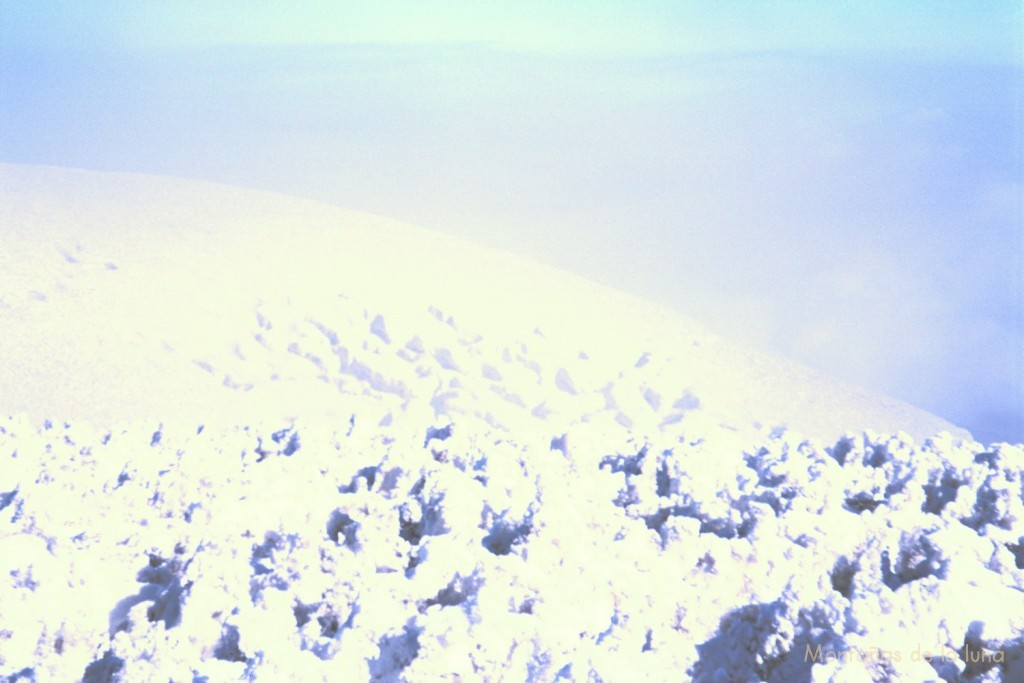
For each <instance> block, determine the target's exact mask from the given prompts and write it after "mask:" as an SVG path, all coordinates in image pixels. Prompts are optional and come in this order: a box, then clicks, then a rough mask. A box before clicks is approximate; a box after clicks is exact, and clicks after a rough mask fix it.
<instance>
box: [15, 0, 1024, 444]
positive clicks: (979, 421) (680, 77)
mask: <svg viewBox="0 0 1024 683" xmlns="http://www.w3.org/2000/svg"><path fill="white" fill-rule="evenodd" d="M1022 7H1024V6H1022V5H1021V4H1020V3H1019V2H1017V1H1015V0H1005V1H997V2H976V3H962V2H956V3H954V2H941V1H938V2H936V1H932V2H915V1H907V2H901V3H883V2H860V3H813V5H812V4H811V3H797V2H783V1H778V0H776V1H774V2H733V3H713V2H701V3H695V2H653V1H646V0H640V1H637V2H629V3H627V2H618V1H608V2H602V3H594V2H586V3H584V2H563V3H557V4H556V3H550V2H540V1H534V2H530V1H525V2H517V3H514V4H513V3H498V2H494V3H468V2H446V3H440V2H439V3H430V4H429V5H428V4H427V3H415V2H373V3H339V2H304V3H300V2H295V3H281V2H266V1H265V2H245V3H242V2H212V3H211V2H198V1H183V2H176V3H164V2H148V1H145V0H142V1H139V0H135V1H133V2H130V3H129V2H122V1H118V0H111V1H106V2H89V1H85V2H76V3H68V2H55V1H53V0H40V1H38V2H32V3H25V2H15V1H12V0H0V16H3V17H4V20H3V21H2V22H0V160H2V161H9V162H21V163H44V164H53V165H61V166H75V167H82V168H93V169H103V170H117V171H138V172H147V173H159V174H166V175H175V176H183V177H190V178H197V179H203V180H211V181H217V182H225V183H231V184H238V185H245V186H249V187H256V188H261V189H269V190H275V191H281V192H286V193H289V194H295V195H299V196H304V197H309V198H313V199H317V200H321V201H327V202H331V203H334V204H339V205H342V206H346V207H350V208H355V209H361V210H366V211H371V212H374V213H378V214H382V215H386V216H391V217H395V218H399V219H403V220H407V221H409V222H412V223H415V224H418V225H422V226H424V227H428V228H432V229H436V230H441V231H444V232H448V233H451V234H455V235H459V236H462V237H466V238H469V239H472V240H474V241H477V242H480V243H483V244H487V245H491V246H495V247H498V248H502V249H507V250H511V251H515V252H518V253H522V254H525V255H528V256H531V257H534V258H537V259H540V260H542V261H544V262H546V263H549V264H551V265H554V266H557V267H560V268H565V269H567V270H570V271H573V272H576V273H579V274H581V275H583V276H585V277H588V278H590V279H592V280H595V281H598V282H601V283H604V284H607V285H610V286H612V287H615V288H617V289H621V290H625V291H628V292H631V293H634V294H638V295H640V296H643V297H645V298H648V299H652V300H654V301H657V302H659V303H662V304H664V305H665V306H668V307H670V308H672V309H674V310H677V311H679V312H681V313H684V314H686V315H689V316H692V317H695V318H697V319H699V320H701V321H703V322H705V323H706V324H707V325H708V326H709V327H710V328H711V329H712V330H714V331H716V332H719V333H721V334H724V335H726V336H729V337H733V338H735V339H738V340H740V341H742V342H745V343H748V344H751V345H754V346H757V347H760V348H762V349H764V350H767V351H769V352H771V353H776V354H779V355H784V356H787V357H790V358H794V359H796V360H798V361H800V362H803V363H806V364H808V365H811V366H813V367H816V368H819V369H822V370H824V371H826V372H828V373H831V374H834V375H836V376H838V377H841V378H843V379H846V380H848V381H852V382H855V383H857V384H860V385H863V386H866V387H869V388H872V389H876V390H879V391H882V392H885V393H888V394H890V395H893V396H896V397H898V398H902V399H904V400H907V401H909V402H912V403H915V404H917V405H920V406H921V407H924V408H926V409H929V410H932V411H933V412H936V413H937V414H939V415H941V416H943V417H946V418H947V419H950V420H951V421H953V422H955V423H957V424H960V425H962V426H965V427H967V428H968V429H970V430H971V431H972V432H973V433H974V434H975V436H976V437H978V438H979V439H982V440H985V441H991V440H1013V441H1024V224H1022V223H1024V218H1022V217H1024V162H1022V151H1021V150H1022V140H1024V114H1022V108H1024V105H1022V102H1024V96H1022V89H1024V86H1022V83H1024V74H1022V71H1024V9H1022ZM0 230H2V227H0ZM610 333H614V334H619V333H628V331H619V330H612V331H611V332H610Z"/></svg>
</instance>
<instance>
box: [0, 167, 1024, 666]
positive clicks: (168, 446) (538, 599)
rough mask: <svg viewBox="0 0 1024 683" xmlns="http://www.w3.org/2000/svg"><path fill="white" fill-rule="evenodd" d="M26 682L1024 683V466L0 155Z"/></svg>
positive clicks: (314, 238) (189, 188) (512, 275)
mask: <svg viewBox="0 0 1024 683" xmlns="http://www.w3.org/2000/svg"><path fill="white" fill-rule="evenodd" d="M0 273H2V275H0V326H2V331H0V681H4V683H8V682H12V683H13V681H69V680H83V681H85V682H86V683H100V682H105V681H149V680H153V681H157V680H159V681H165V680H171V681H193V682H199V681H209V682H215V681H228V680H240V679H241V680H260V681H289V680H294V681H306V680H330V681H337V680H346V681H347V680H353V681H358V680H374V681H424V682H425V681H431V682H432V681H442V680H447V681H478V680H480V681H554V680H567V681H577V680H578V681H610V682H618V681H644V680H647V681H683V680H691V679H692V680H698V681H722V682H729V681H780V682H782V681H787V682H788V681H830V680H831V681H879V682H881V681H890V680H905V681H923V680H945V681H951V682H953V681H997V680H1002V681H1021V680H1024V640H1022V636H1021V633H1022V632H1024V477H1022V473H1024V447H1022V446H1021V445H1019V444H1018V445H1012V444H991V445H988V446H986V445H982V444H979V443H976V442H975V441H973V440H972V438H971V437H970V435H969V434H967V433H966V432H965V431H964V430H962V429H959V428H957V427H955V426H954V425H951V424H948V423H946V422H944V421H943V420H941V419H939V418H937V417H935V416H933V415H930V414H928V413H926V412H924V411H921V410H918V409H916V408H914V407H912V406H908V405H906V404H903V403H901V402H898V401H896V400H893V399H889V398H887V397H883V396H879V395H876V394H872V393H869V392H866V391H864V390H861V389H858V388H856V387H852V386H847V385H844V384H842V383H839V382H836V381H833V380H831V379H829V378H827V377H824V376H821V375H819V374H817V373H814V372H811V371H809V370H807V369H805V368H802V367H800V366H798V365H795V364H793V363H790V362H788V361H782V360H778V359H774V358H772V357H769V356H766V355H764V354H761V353H758V352H756V351H753V350H750V349H746V348H743V347H741V346H739V345H736V344H733V343H730V342H729V341H728V340H725V339H722V338H719V337H716V336H714V335H712V334H710V333H708V332H707V331H706V330H705V329H704V328H703V327H702V326H701V325H699V324H698V323H695V322H693V321H690V320H686V319H683V318H680V317H678V316H676V315H674V314H671V313H669V312H666V311H664V310H663V309H660V308H658V307H657V306H654V305H652V304H649V303H645V302H643V301H640V300H637V299H634V298H631V297H628V296H626V295H624V294H620V293H617V292H614V291H611V290H608V289H605V288H602V287H599V286H597V285H594V284H591V283H589V282H586V281H584V280H581V279H579V278H577V277H574V276H571V275H568V274H566V273H562V272H559V271H555V270H552V269H550V268H546V267H543V266H540V265H538V264H535V263H532V262H529V261H527V260H524V259H521V258H519V257H514V256H511V255H508V254H503V253H500V252H495V251H492V250H488V249H484V248H482V247H478V246H474V245H472V244H469V243H466V242H462V241H459V240H456V239H453V238H448V237H442V236H440V235H436V234H433V233H429V232H426V231H422V230H419V229H417V228H413V227H411V226H406V225H401V224H397V223H394V222H390V221H388V220H385V219H382V218H377V217H373V216H367V215H365V214H359V213H355V212H350V211H345V210H342V209H338V208H333V207H328V206H324V205H319V204H314V203H311V202H307V201H301V200H297V199H292V198H288V197H284V196H279V195H272V194H267V193H259V192H253V191H247V190H241V189H237V188H229V187H222V186H215V185H210V184H203V183H197V182H191V181H183V180H172V179H166V178H154V177H145V176H137V175H121V174H105V173H98V172H84V171H71V170H64V169H53V168H43V167H23V166H13V165H0Z"/></svg>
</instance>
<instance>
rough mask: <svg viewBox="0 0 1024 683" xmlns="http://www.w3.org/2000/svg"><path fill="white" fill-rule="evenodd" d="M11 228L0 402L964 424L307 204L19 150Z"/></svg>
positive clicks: (533, 419) (820, 427)
mask: <svg viewBox="0 0 1024 683" xmlns="http://www.w3.org/2000/svg"><path fill="white" fill-rule="evenodd" d="M0 225H2V226H3V227H2V233H0V234H2V240H3V243H2V250H0V259H2V262H0V268H2V272H3V273H4V277H3V279H2V280H0V311H2V312H3V316H4V327H5V333H4V335H3V336H2V338H0V357H2V358H3V359H4V366H3V372H2V374H0V411H4V412H18V411H25V412H27V413H29V414H30V415H32V416H34V417H36V418H37V419H39V418H42V417H45V416H50V415H52V416H60V417H61V418H62V419H76V420H77V419H88V420H99V421H110V420H114V419H117V420H124V419H136V418H138V419H149V420H153V419H167V420H170V419H173V418H188V419H189V420H191V421H196V420H197V419H202V420H210V419H211V418H212V417H213V416H217V417H220V418H223V419H224V420H227V421H230V422H237V421H239V420H242V421H247V420H251V419H252V416H253V415H255V414H259V415H263V416H265V417H268V418H281V417H289V416H294V415H298V414H302V415H309V414H310V411H314V412H316V413H319V414H326V415H333V416H336V417H337V416H341V417H345V416H347V411H348V410H349V406H350V405H351V403H352V401H358V402H360V405H362V404H365V403H366V402H367V401H368V400H369V398H370V397H372V403H373V404H374V405H375V406H376V407H377V408H378V409H379V410H380V411H381V412H382V413H383V414H385V415H386V414H388V413H391V414H393V415H394V414H397V413H399V412H402V411H404V410H420V409H424V407H425V406H429V409H430V411H432V412H433V413H434V414H435V415H436V416H438V417H440V416H442V415H459V414H471V415H474V416H475V417H481V418H483V419H485V420H486V421H487V422H489V423H490V424H492V426H495V427H497V428H500V429H512V428H515V427H518V426H519V425H522V424H529V425H531V428H536V429H548V430H549V431H551V432H552V433H554V432H557V431H558V430H559V429H563V428H564V427H565V426H566V425H568V424H571V423H572V422H574V421H578V420H580V419H583V418H586V417H589V416H594V415H597V414H602V415H605V414H606V415H609V416H611V417H612V418H613V419H615V420H617V421H618V422H620V423H623V424H625V425H627V426H629V425H633V424H636V425H643V426H644V428H645V429H654V430H659V431H665V430H669V431H672V430H677V429H678V428H679V426H680V425H681V424H682V419H683V417H684V416H685V415H686V414H688V413H690V412H691V411H693V406H695V405H696V404H697V403H699V404H700V411H698V412H700V413H701V414H702V415H701V419H703V418H704V417H706V418H707V420H710V421H712V422H716V423H718V422H725V423H728V424H729V425H730V426H732V427H734V428H745V427H747V426H748V425H749V424H751V423H753V422H754V421H760V422H761V423H763V424H765V425H776V424H784V425H787V426H789V427H791V428H794V429H798V430H800V431H802V432H804V433H806V434H808V435H813V436H819V437H827V438H835V437H836V436H838V435H840V434H842V433H843V432H844V431H846V430H849V429H863V428H871V429H875V430H877V431H882V432H897V431H904V432H906V433H908V434H910V435H911V436H914V437H917V438H924V437H926V436H930V435H932V434H934V433H936V432H938V431H942V430H950V431H953V432H956V433H958V434H959V435H961V436H966V434H965V433H964V432H962V431H960V430H957V429H956V428H955V427H953V426H952V425H950V424H948V423H946V422H944V421H942V420H939V419H937V418H935V417H934V416H932V415H930V414H927V413H925V412H923V411H920V410H918V409H916V408H913V407H911V406H908V405H905V404H902V403H900V402H898V401H895V400H892V399H889V398H885V397H882V396H878V395H876V394H872V393H870V392H866V391H863V390H860V389H857V388H854V387H850V386H844V385H842V384H839V383H837V382H835V381H833V380H831V379H829V378H826V377H822V376H820V375H819V374H817V373H814V372H812V371H810V370H807V369H806V368H803V367H800V366H798V365H796V364H793V363H788V362H785V361H782V360H779V359H775V358H771V357H768V356H765V355H762V354H759V353H756V352H754V351H752V350H749V349H744V348H740V347H738V346H735V345H732V344H730V343H729V342H728V341H726V340H724V339H721V338H718V337H716V336H714V335H712V334H710V333H708V332H707V331H706V330H704V329H703V328H702V327H701V326H700V325H698V324H696V323H694V322H693V321H690V320H687V319H685V318H682V317H681V316H677V315H673V314H671V313H669V312H667V311H665V310H663V309H660V308H658V307H657V306H654V305H652V304H649V303H646V302H644V301H641V300H638V299H635V298H632V297H629V296H626V295H623V294H620V293H617V292H614V291H611V290H608V289H606V288H603V287H600V286H597V285H595V284H593V283H590V282H587V281H585V280H582V279H580V278H577V277H574V276H571V275H569V274H567V273H564V272H560V271H556V270H554V269H550V268H546V267H543V266H541V265H539V264H536V263H533V262H530V261H527V260H525V259H522V258H518V257H515V256H512V255H510V254H505V253H500V252H496V251H492V250H489V249H485V248H482V247H479V246H475V245H473V244H469V243H466V242H463V241H459V240H456V239H452V238H448V237H444V236H441V235H438V234H433V233H429V232H426V231H422V230H418V229H416V228H413V227H410V226H406V225H401V224H397V223H394V222H390V221H386V220H384V219H381V218H376V217H373V216H368V215H364V214H358V213H353V212H349V211H344V210H342V209H338V208H333V207H329V206H324V205H319V204H314V203H310V202H305V201H301V200H297V199H293V198H287V197H282V196H278V195H273V194H268V193H260V192H254V191H248V190H241V189H236V188H228V187H219V186H214V185H210V184H204V183H197V182H190V181H184V180H172V179H166V178H155V177H144V176H132V175H121V174H108V173H96V172H83V171H72V170H62V169H53V168H39V167H24V166H12V165H5V166H2V167H0ZM693 258H694V259H699V258H700V255H699V254H694V255H693ZM679 267H680V268H685V267H686V264H685V263H680V264H679ZM692 419H697V418H696V417H694V418H692Z"/></svg>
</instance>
